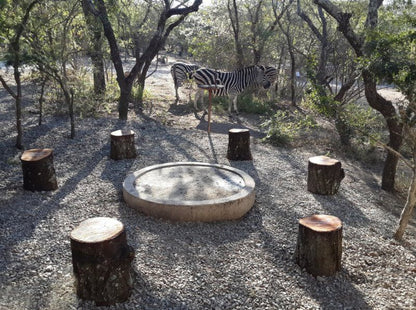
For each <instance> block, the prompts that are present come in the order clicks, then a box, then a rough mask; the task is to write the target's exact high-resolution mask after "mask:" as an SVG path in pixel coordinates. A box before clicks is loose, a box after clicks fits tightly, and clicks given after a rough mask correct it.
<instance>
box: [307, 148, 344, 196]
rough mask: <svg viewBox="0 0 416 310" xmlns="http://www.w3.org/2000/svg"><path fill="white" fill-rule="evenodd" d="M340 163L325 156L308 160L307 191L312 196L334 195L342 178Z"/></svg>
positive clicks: (342, 171) (342, 170)
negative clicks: (312, 194)
mask: <svg viewBox="0 0 416 310" xmlns="http://www.w3.org/2000/svg"><path fill="white" fill-rule="evenodd" d="M344 176H345V174H344V169H342V168H341V163H340V162H339V161H338V160H336V159H332V158H329V157H327V156H315V157H311V158H309V163H308V191H310V192H311V193H314V194H321V195H334V194H336V193H337V192H338V189H339V186H340V183H341V180H342V179H343V178H344Z"/></svg>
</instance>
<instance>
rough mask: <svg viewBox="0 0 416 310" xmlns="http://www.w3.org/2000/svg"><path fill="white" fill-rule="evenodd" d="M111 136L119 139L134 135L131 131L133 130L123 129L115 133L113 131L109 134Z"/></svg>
mask: <svg viewBox="0 0 416 310" xmlns="http://www.w3.org/2000/svg"><path fill="white" fill-rule="evenodd" d="M111 135H112V136H117V137H121V136H130V135H134V131H133V130H126V129H123V130H116V131H113V132H112V133H111Z"/></svg>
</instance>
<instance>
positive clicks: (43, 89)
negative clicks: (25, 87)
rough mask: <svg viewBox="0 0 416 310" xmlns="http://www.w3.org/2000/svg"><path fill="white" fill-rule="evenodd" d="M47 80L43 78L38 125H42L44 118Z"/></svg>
mask: <svg viewBox="0 0 416 310" xmlns="http://www.w3.org/2000/svg"><path fill="white" fill-rule="evenodd" d="M46 81H47V78H46V77H45V76H44V77H43V78H42V85H41V88H40V96H39V121H38V125H39V126H41V125H42V118H43V96H44V94H45V85H46Z"/></svg>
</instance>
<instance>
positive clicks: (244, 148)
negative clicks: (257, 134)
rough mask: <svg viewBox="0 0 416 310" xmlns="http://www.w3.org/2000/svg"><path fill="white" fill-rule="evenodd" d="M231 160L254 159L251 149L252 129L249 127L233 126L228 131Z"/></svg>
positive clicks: (228, 154) (228, 156)
mask: <svg viewBox="0 0 416 310" xmlns="http://www.w3.org/2000/svg"><path fill="white" fill-rule="evenodd" d="M227 158H228V159H229V160H252V159H253V157H252V156H251V151H250V131H249V130H248V129H237V128H233V129H230V130H229V131H228V150H227Z"/></svg>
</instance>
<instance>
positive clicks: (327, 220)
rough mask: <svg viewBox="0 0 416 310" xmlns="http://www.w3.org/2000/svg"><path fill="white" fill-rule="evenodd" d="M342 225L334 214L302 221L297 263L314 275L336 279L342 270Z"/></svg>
mask: <svg viewBox="0 0 416 310" xmlns="http://www.w3.org/2000/svg"><path fill="white" fill-rule="evenodd" d="M341 256H342V223H341V221H340V219H339V218H337V217H335V216H332V215H323V214H321V215H312V216H309V217H305V218H302V219H300V220H299V232H298V239H297V245H296V252H295V259H296V263H297V264H298V265H299V266H300V267H301V268H305V269H306V271H307V272H309V273H310V274H312V275H313V276H332V275H334V274H335V273H336V272H337V271H339V270H340V269H341Z"/></svg>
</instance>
